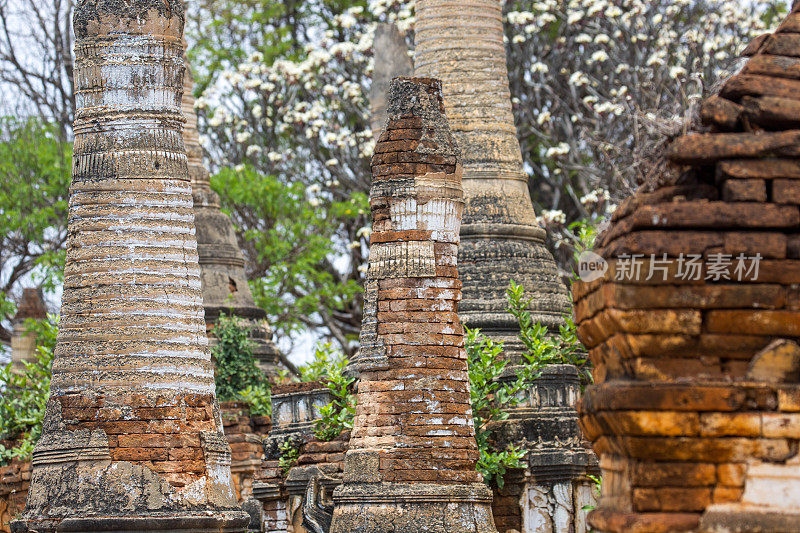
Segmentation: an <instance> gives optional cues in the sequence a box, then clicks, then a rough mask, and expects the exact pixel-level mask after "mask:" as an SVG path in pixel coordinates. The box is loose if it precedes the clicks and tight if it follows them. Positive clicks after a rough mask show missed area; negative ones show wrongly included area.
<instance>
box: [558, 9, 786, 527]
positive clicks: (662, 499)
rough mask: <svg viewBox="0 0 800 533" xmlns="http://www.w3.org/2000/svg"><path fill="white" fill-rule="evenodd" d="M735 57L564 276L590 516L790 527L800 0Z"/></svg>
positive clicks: (631, 522) (653, 523)
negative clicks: (591, 498) (571, 300)
mask: <svg viewBox="0 0 800 533" xmlns="http://www.w3.org/2000/svg"><path fill="white" fill-rule="evenodd" d="M744 54H745V55H746V56H750V58H749V60H748V62H747V64H746V65H745V66H744V68H743V69H742V70H741V71H740V72H739V73H738V74H736V75H735V76H733V77H732V78H731V79H729V80H728V81H727V82H726V83H725V84H724V85H723V86H722V88H721V89H720V92H719V94H717V95H714V96H712V97H710V98H708V99H707V100H706V101H705V102H704V103H703V105H702V106H701V113H700V115H701V119H702V124H700V123H698V124H695V125H694V126H693V129H694V130H695V131H693V132H692V133H689V134H686V135H683V136H681V137H679V138H678V139H676V140H674V141H673V142H672V143H671V144H670V145H669V147H668V149H667V150H666V153H665V154H664V156H665V158H666V159H667V161H668V162H669V165H664V169H663V170H662V173H661V175H659V176H658V177H657V179H656V180H654V182H653V183H650V184H647V185H648V187H647V188H646V189H644V190H642V191H640V192H638V193H637V194H636V195H634V196H633V197H631V198H630V199H628V200H627V201H625V202H623V203H622V204H621V205H620V207H619V209H618V210H617V211H616V212H615V214H614V217H613V221H612V225H611V227H610V228H609V229H608V230H607V231H606V232H604V233H603V234H601V235H600V236H599V237H598V245H599V249H598V250H597V252H598V253H599V254H600V255H601V256H602V257H603V258H605V260H606V261H607V262H608V264H609V269H608V273H607V274H606V276H605V277H604V278H601V279H598V280H595V281H592V282H590V283H576V285H575V287H574V294H575V300H576V307H575V309H576V319H577V322H578V332H579V335H580V337H581V340H582V341H583V342H584V344H586V346H587V347H589V348H590V357H591V359H592V362H593V364H594V367H595V381H596V384H595V385H593V386H591V387H590V388H589V389H588V390H587V392H586V396H585V398H584V401H583V406H582V423H583V426H584V428H585V432H586V435H587V437H588V438H590V439H591V440H592V442H593V445H594V448H595V451H596V452H597V453H598V455H600V458H601V461H600V464H601V466H602V468H603V491H602V496H601V499H600V503H599V506H598V508H597V509H596V510H595V511H594V512H593V513H592V514H591V516H590V522H591V524H592V526H593V527H594V528H595V529H596V530H599V531H603V532H608V533H645V532H652V531H692V532H707V533H711V532H734V531H740V532H755V531H769V532H796V531H800V511H798V509H800V455H798V447H797V443H798V440H800V346H799V345H798V342H799V341H800V308H799V307H798V292H797V287H798V284H800V246H798V243H800V210H799V209H798V206H800V99H798V95H800V4H798V5H796V6H795V7H794V9H793V10H792V13H791V14H790V15H789V16H788V18H787V19H786V20H785V21H784V22H783V24H781V25H780V26H779V27H778V29H777V31H776V32H775V33H774V34H771V35H764V36H762V37H760V38H758V39H756V40H755V41H754V42H753V43H751V44H750V46H748V47H747V48H746V50H745V52H744Z"/></svg>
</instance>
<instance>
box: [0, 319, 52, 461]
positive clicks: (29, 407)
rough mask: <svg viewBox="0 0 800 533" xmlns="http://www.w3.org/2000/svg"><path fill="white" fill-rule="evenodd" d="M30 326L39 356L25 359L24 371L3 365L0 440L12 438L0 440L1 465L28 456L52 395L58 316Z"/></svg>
mask: <svg viewBox="0 0 800 533" xmlns="http://www.w3.org/2000/svg"><path fill="white" fill-rule="evenodd" d="M28 329H29V331H30V332H32V333H33V334H35V335H36V336H37V341H36V342H37V348H36V360H35V361H33V362H30V363H28V362H26V363H24V368H23V369H22V371H21V372H19V373H15V372H13V371H12V365H11V364H8V365H7V366H6V367H5V368H3V369H0V390H2V395H0V441H11V442H13V443H14V444H13V446H12V447H11V448H7V447H6V446H4V445H2V444H0V466H2V465H5V464H7V463H8V462H10V461H12V460H14V459H22V460H25V459H28V458H30V456H31V454H32V453H33V447H34V446H35V445H36V441H38V440H39V436H40V435H41V434H42V421H43V420H44V412H45V407H46V406H47V398H48V397H49V395H50V374H51V367H52V363H53V350H54V349H55V343H56V334H57V332H58V326H57V324H56V321H55V318H54V317H51V318H50V319H48V320H43V321H34V320H29V321H28Z"/></svg>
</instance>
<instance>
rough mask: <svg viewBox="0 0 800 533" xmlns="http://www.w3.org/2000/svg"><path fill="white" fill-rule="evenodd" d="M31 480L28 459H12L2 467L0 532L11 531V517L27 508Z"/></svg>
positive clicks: (0, 472)
mask: <svg viewBox="0 0 800 533" xmlns="http://www.w3.org/2000/svg"><path fill="white" fill-rule="evenodd" d="M30 480H31V464H30V462H28V461H24V462H20V461H12V462H11V464H8V465H6V466H3V467H0V532H2V533H10V532H11V519H12V518H13V517H15V516H17V515H18V514H19V513H21V512H22V511H23V509H24V508H25V498H27V496H28V487H29V486H30Z"/></svg>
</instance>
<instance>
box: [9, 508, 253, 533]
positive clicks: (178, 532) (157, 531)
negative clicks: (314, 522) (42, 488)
mask: <svg viewBox="0 0 800 533" xmlns="http://www.w3.org/2000/svg"><path fill="white" fill-rule="evenodd" d="M249 523H250V515H248V514H247V513H246V512H244V511H226V512H222V513H214V514H213V515H212V516H191V515H187V516H152V517H147V516H135V517H134V516H130V517H129V516H118V517H91V518H66V519H64V520H24V519H23V520H17V521H15V522H12V523H11V531H12V532H13V533H112V532H113V533H141V532H145V531H146V532H148V533H206V532H208V533H212V532H213V533H245V532H246V531H247V525H248V524H249Z"/></svg>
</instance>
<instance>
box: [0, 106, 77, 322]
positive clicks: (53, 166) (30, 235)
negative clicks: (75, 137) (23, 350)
mask: <svg viewBox="0 0 800 533" xmlns="http://www.w3.org/2000/svg"><path fill="white" fill-rule="evenodd" d="M59 139H60V137H59V131H58V128H57V127H56V126H55V125H52V124H47V123H44V122H42V121H40V120H37V119H28V120H15V119H10V118H4V119H0V181H1V182H2V183H3V186H2V187H0V272H3V277H2V281H0V321H4V320H7V319H8V318H10V317H11V316H13V313H14V310H15V306H14V304H13V303H12V302H11V300H10V298H9V295H10V293H11V292H12V291H13V290H14V289H16V288H19V287H20V284H21V283H29V282H30V277H31V276H33V277H34V279H36V281H37V282H38V283H39V284H40V285H41V286H42V287H43V288H44V289H45V290H48V289H53V288H54V287H55V286H57V285H58V284H60V283H61V280H62V278H63V269H64V255H65V254H64V243H65V242H66V236H67V232H66V223H67V190H68V188H69V183H70V176H71V167H72V145H71V144H68V143H64V142H62V141H60V140H59ZM0 333H3V332H2V328H0Z"/></svg>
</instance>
